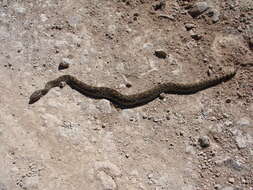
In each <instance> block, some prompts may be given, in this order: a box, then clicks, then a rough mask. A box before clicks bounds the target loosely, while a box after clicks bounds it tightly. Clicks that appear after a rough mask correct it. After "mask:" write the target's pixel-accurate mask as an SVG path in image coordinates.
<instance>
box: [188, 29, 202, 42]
mask: <svg viewBox="0 0 253 190" xmlns="http://www.w3.org/2000/svg"><path fill="white" fill-rule="evenodd" d="M190 34H191V37H192V38H193V39H194V40H200V39H201V38H202V36H201V35H200V34H197V33H195V32H194V31H193V30H191V31H190Z"/></svg>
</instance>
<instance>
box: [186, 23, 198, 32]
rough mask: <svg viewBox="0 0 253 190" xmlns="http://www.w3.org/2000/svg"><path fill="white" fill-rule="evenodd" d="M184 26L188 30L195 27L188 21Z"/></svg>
mask: <svg viewBox="0 0 253 190" xmlns="http://www.w3.org/2000/svg"><path fill="white" fill-rule="evenodd" d="M184 26H185V28H186V30H187V31H189V30H191V29H193V28H195V25H194V24H191V23H186V24H185V25H184Z"/></svg>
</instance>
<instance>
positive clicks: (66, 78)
mask: <svg viewBox="0 0 253 190" xmlns="http://www.w3.org/2000/svg"><path fill="white" fill-rule="evenodd" d="M235 74H236V70H235V69H233V70H230V71H228V72H226V73H225V74H223V75H221V76H218V77H213V78H210V79H207V80H200V81H198V82H193V83H174V82H167V83H161V84H158V85H156V86H154V87H153V88H150V89H148V90H145V91H143V92H140V93H136V94H132V95H124V94H122V93H120V92H118V91H117V90H114V89H112V88H108V87H95V86H91V85H88V84H86V83H84V82H82V81H80V80H78V79H77V78H76V77H74V76H72V75H62V76H60V77H58V78H56V79H54V80H51V81H49V82H47V83H46V85H45V87H44V88H43V89H40V90H36V91H35V92H34V93H32V95H31V96H30V100H29V104H33V103H35V102H37V101H38V100H39V99H40V98H41V97H43V96H45V95H46V94H47V93H48V92H49V90H50V89H52V88H54V87H60V86H61V84H62V82H65V83H66V84H67V85H69V86H70V87H71V88H72V89H74V90H76V91H78V92H79V93H81V94H83V95H85V96H87V97H91V98H95V99H107V100H109V101H111V102H112V103H113V104H114V105H116V106H117V107H120V108H122V109H124V108H133V107H137V106H141V105H144V104H146V103H148V102H151V101H152V100H154V99H156V98H157V97H159V95H160V94H161V93H166V94H179V95H181V94H193V93H196V92H198V91H201V90H204V89H207V88H210V87H212V86H215V85H218V84H220V83H222V82H226V81H228V80H230V79H231V78H233V76H234V75H235Z"/></svg>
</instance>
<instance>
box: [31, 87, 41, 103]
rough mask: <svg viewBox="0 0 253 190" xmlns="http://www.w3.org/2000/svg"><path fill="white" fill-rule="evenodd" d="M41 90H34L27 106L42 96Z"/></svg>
mask: <svg viewBox="0 0 253 190" xmlns="http://www.w3.org/2000/svg"><path fill="white" fill-rule="evenodd" d="M43 95H44V94H43V92H42V90H36V91H35V92H34V93H32V95H31V96H30V100H29V104H33V103H35V102H37V101H38V100H39V99H40V98H41V97H42V96H43Z"/></svg>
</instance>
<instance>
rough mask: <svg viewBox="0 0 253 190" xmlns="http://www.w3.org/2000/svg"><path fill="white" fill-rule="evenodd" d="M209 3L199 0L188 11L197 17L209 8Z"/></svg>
mask: <svg viewBox="0 0 253 190" xmlns="http://www.w3.org/2000/svg"><path fill="white" fill-rule="evenodd" d="M209 8H210V7H209V5H208V4H207V3H206V2H198V3H195V5H193V7H192V8H191V9H190V10H189V11H188V13H189V14H190V15H191V16H192V17H197V16H199V15H201V14H202V13H204V12H205V11H207V10H208V9H209Z"/></svg>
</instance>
